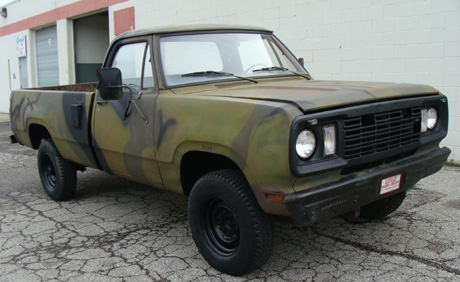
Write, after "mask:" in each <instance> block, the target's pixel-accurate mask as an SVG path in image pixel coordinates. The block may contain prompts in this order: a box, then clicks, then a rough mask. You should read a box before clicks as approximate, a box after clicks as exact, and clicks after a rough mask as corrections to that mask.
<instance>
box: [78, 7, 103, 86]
mask: <svg viewBox="0 0 460 282" xmlns="http://www.w3.org/2000/svg"><path fill="white" fill-rule="evenodd" d="M73 24H74V48H75V74H76V82H77V83H85V82H96V81H97V70H98V69H99V68H100V67H101V66H102V63H103V61H104V57H105V54H106V52H107V48H108V47H109V44H110V38H109V15H108V12H107V11H105V12H103V13H99V14H96V15H91V16H88V17H84V18H80V19H76V20H74V22H73Z"/></svg>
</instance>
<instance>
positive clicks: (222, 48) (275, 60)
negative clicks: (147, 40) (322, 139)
mask: <svg viewBox="0 0 460 282" xmlns="http://www.w3.org/2000/svg"><path fill="white" fill-rule="evenodd" d="M160 54H161V66H162V69H163V75H164V79H165V82H166V84H167V85H168V86H178V85H184V84H197V83H208V82H215V81H221V80H222V81H225V80H232V79H233V80H234V79H246V80H249V81H251V82H255V83H257V80H254V78H263V77H273V76H293V75H302V76H305V77H306V76H307V75H308V73H307V72H306V71H305V70H304V69H303V68H302V67H301V66H300V64H299V63H298V62H297V61H296V60H295V58H294V57H293V56H292V55H291V53H290V52H289V51H288V50H287V49H285V48H284V47H283V46H282V44H281V43H279V41H277V40H276V38H275V37H274V36H272V35H267V34H248V33H220V34H191V35H178V36H167V37H162V38H161V39H160Z"/></svg>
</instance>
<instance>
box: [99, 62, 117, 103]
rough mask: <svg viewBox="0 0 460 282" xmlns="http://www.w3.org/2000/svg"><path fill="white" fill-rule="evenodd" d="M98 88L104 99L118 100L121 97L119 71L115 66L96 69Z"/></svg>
mask: <svg viewBox="0 0 460 282" xmlns="http://www.w3.org/2000/svg"><path fill="white" fill-rule="evenodd" d="M97 77H98V79H99V83H98V89H99V93H101V98H102V99H104V100H120V99H121V97H123V89H122V87H123V86H122V80H121V71H120V70H119V69H117V68H103V69H100V70H99V71H98V74H97Z"/></svg>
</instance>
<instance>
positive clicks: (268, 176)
mask: <svg viewBox="0 0 460 282" xmlns="http://www.w3.org/2000/svg"><path fill="white" fill-rule="evenodd" d="M210 30H227V31H228V30H244V31H258V32H266V33H271V31H268V30H264V29H260V28H254V27H235V26H207V25H202V26H196V25H194V26H181V27H166V28H158V29H151V30H140V31H132V32H127V33H124V34H122V35H120V36H118V37H117V38H116V39H115V41H117V40H120V39H123V38H130V37H135V36H145V35H155V34H167V33H178V32H188V31H192V32H200V31H210ZM153 47H154V49H155V50H156V48H157V46H156V45H155V44H154V45H153ZM157 52H158V50H156V51H155V53H157ZM156 57H157V56H154V57H153V58H156ZM153 66H154V67H155V68H156V69H157V70H158V69H159V65H158V61H156V60H154V62H153ZM157 78H158V80H159V81H158V87H159V90H155V91H153V92H152V93H145V94H143V95H142V97H141V98H140V99H139V100H137V105H138V106H139V108H140V111H141V112H142V113H143V114H144V115H145V116H146V118H147V120H148V122H147V123H146V122H145V121H144V120H143V118H142V117H141V115H140V113H139V111H138V110H137V109H136V108H135V107H134V105H131V107H130V110H129V114H128V117H127V118H126V119H125V118H124V110H125V108H126V106H127V99H126V96H125V98H124V99H122V100H120V101H108V102H107V103H96V102H95V101H94V100H95V97H96V95H95V94H94V93H93V91H94V86H95V85H94V84H89V85H81V86H80V85H71V86H59V87H47V88H43V89H36V90H17V91H13V92H12V99H11V107H10V113H11V124H12V129H13V132H14V134H15V135H16V137H17V139H18V140H19V141H20V142H21V143H22V144H24V145H26V146H31V142H30V139H29V136H28V134H29V126H30V125H31V124H39V125H43V126H45V127H46V128H47V129H48V131H49V133H50V134H51V136H52V138H53V139H54V140H55V143H56V145H57V147H58V150H59V151H60V152H61V154H62V155H63V156H64V157H65V158H66V159H68V160H71V161H73V162H76V163H78V164H81V165H84V166H90V167H97V162H96V161H95V159H94V157H93V155H92V154H91V152H92V151H91V150H88V148H89V145H90V143H88V142H89V140H90V139H89V138H86V139H85V136H86V137H89V136H88V134H89V131H91V134H92V136H93V140H92V143H93V144H92V145H93V146H94V151H95V152H96V155H97V159H98V161H99V163H100V165H101V168H102V169H104V170H105V171H107V172H109V173H113V174H116V175H120V176H123V177H126V178H128V179H132V180H135V181H139V182H143V183H147V184H151V185H154V186H157V187H163V188H166V189H168V190H170V191H172V192H176V193H183V191H182V187H181V180H180V164H181V161H182V157H183V156H184V155H185V154H186V153H188V152H192V151H200V152H206V153H213V154H218V155H221V156H225V157H227V158H229V159H231V160H232V161H233V162H234V163H235V164H236V165H237V166H238V167H239V168H240V169H241V171H242V172H243V173H244V175H245V176H246V178H247V180H248V182H249V184H250V186H251V188H252V189H253V191H254V194H255V196H256V197H257V199H258V202H259V204H260V205H261V207H262V209H263V210H264V211H265V212H268V213H272V214H279V215H288V211H287V209H286V207H285V206H284V204H283V203H281V202H277V201H273V200H268V199H267V198H266V196H265V194H266V193H269V194H275V195H280V196H285V195H288V194H291V193H293V192H295V191H299V190H303V189H308V188H310V187H314V186H317V185H320V184H323V183H327V182H331V181H336V180H339V179H340V178H342V177H344V176H342V175H341V174H340V171H331V172H327V173H319V174H317V175H313V176H310V177H308V178H307V177H306V178H300V179H296V178H295V177H294V176H292V174H291V173H290V168H289V134H290V129H291V124H292V121H293V120H294V118H295V117H297V116H299V115H303V114H304V113H312V112H316V111H322V110H325V109H331V108H340V107H346V106H349V105H357V104H362V103H372V102H378V101H382V100H389V99H395V98H401V97H408V96H415V95H417V96H420V95H433V94H438V91H437V90H435V89H434V88H431V87H429V86H424V85H412V84H395V83H376V82H340V81H314V80H306V79H305V78H300V77H296V76H291V77H283V78H279V77H278V78H262V79H258V81H259V83H258V84H253V83H250V82H246V81H228V82H220V83H216V84H212V83H211V84H203V85H198V86H189V87H181V88H175V89H172V90H171V89H164V87H163V84H162V82H161V80H160V79H159V78H160V75H159V74H158V73H157ZM53 89H54V90H53ZM48 90H50V91H48ZM52 90H53V91H52ZM56 90H58V91H56ZM66 91H67V92H66ZM70 91H82V92H70ZM74 104H82V112H83V113H84V114H83V115H82V120H81V124H82V128H81V129H78V128H77V129H76V128H75V125H74V120H75V119H74V117H72V116H71V115H70V116H69V112H70V109H69V107H70V106H69V105H74ZM93 104H94V106H93ZM66 111H69V112H66ZM89 125H91V126H90V127H91V129H90V130H88V126H89ZM83 127H84V128H83ZM85 130H86V131H85ZM85 140H88V142H86V143H85V142H84V141H85ZM433 146H434V147H432V146H431V145H430V146H429V147H430V148H428V146H425V147H423V148H420V149H419V151H418V152H417V153H422V152H423V151H427V150H428V151H430V150H434V149H436V148H437V147H438V146H437V145H433ZM427 148H428V149H427ZM362 173H365V170H363V171H360V172H357V173H355V175H359V174H362ZM351 177H353V175H351Z"/></svg>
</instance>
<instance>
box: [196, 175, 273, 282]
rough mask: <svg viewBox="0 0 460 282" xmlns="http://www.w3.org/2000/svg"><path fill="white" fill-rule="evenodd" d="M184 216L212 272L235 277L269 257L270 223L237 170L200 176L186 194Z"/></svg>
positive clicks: (259, 264) (250, 269)
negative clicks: (213, 269)
mask: <svg viewBox="0 0 460 282" xmlns="http://www.w3.org/2000/svg"><path fill="white" fill-rule="evenodd" d="M188 214H189V221H190V228H191V230H192V236H193V240H194V241H195V244H196V245H197V247H198V249H199V251H200V253H201V254H202V255H203V257H204V259H205V260H206V261H207V262H208V263H209V264H210V265H211V266H212V267H214V268H215V269H217V270H219V271H221V272H224V273H227V274H230V275H234V276H239V275H243V274H246V273H249V272H252V271H254V270H255V269H257V268H259V267H260V266H262V265H263V264H264V263H265V262H266V261H267V260H268V258H269V257H270V254H271V250H272V244H273V242H272V222H271V221H270V220H269V218H268V216H267V215H266V214H265V213H264V212H263V211H262V210H261V208H260V206H259V204H258V203H257V200H256V198H255V196H254V194H253V193H252V190H251V189H250V187H249V184H248V183H247V181H246V179H245V178H244V176H243V175H242V174H241V173H240V172H239V171H236V170H220V171H215V172H211V173H208V174H206V175H205V176H203V177H201V178H200V179H199V180H198V181H197V182H196V184H195V185H194V187H193V190H192V192H191V194H190V197H189V208H188Z"/></svg>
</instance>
